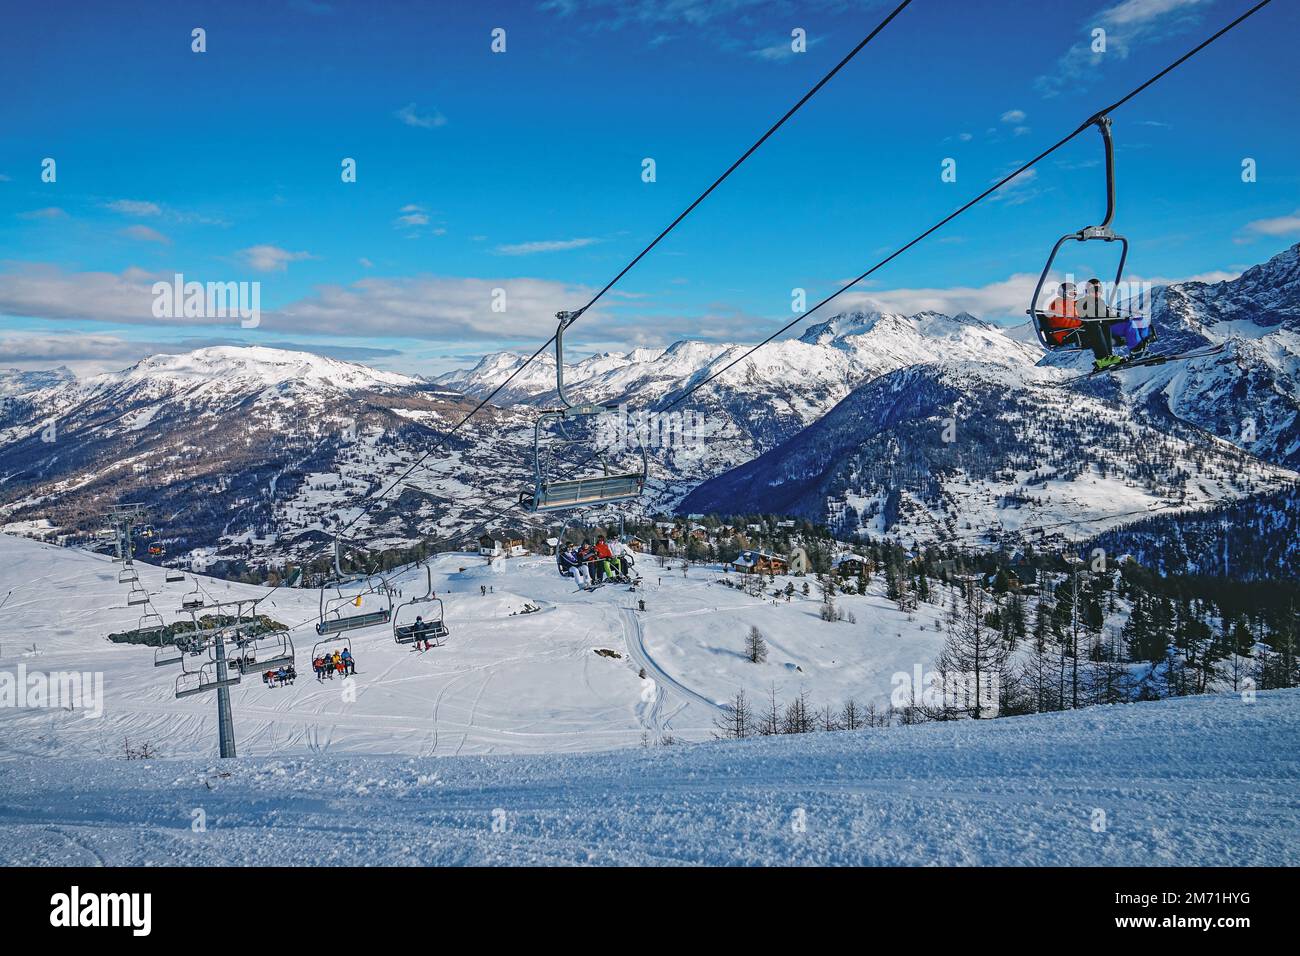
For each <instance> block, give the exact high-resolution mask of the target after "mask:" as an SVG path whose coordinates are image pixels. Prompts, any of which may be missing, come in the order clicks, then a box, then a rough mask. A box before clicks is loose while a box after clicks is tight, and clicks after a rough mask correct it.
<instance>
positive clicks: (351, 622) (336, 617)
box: [316, 587, 393, 635]
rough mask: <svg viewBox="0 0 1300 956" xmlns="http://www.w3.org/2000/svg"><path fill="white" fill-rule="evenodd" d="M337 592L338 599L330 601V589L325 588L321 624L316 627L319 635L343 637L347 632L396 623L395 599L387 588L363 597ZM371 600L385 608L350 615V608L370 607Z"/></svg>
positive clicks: (319, 622) (336, 597) (364, 593)
mask: <svg viewBox="0 0 1300 956" xmlns="http://www.w3.org/2000/svg"><path fill="white" fill-rule="evenodd" d="M334 590H335V595H336V596H335V597H332V598H327V597H326V596H325V591H326V589H325V588H321V592H320V620H319V621H318V622H317V623H316V633H317V634H322V635H323V634H340V633H342V632H344V631H355V630H357V629H359V628H363V627H374V626H376V625H378V624H387V623H388V622H389V621H390V620H392V617H393V596H392V595H391V594H390V593H387V588H382V587H381V588H378V589H376V588H370V589H368V590H365V591H362V592H361V593H360V594H352V595H347V594H343V592H342V591H340V590H338V589H337V588H335V589H334ZM367 598H370V599H372V602H382V605H383V606H381V607H376V608H375V609H374V610H362V611H357V612H356V613H352V612H350V611H349V608H363V607H366V599H367Z"/></svg>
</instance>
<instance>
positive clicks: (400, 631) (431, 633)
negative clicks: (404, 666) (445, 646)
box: [393, 621, 451, 644]
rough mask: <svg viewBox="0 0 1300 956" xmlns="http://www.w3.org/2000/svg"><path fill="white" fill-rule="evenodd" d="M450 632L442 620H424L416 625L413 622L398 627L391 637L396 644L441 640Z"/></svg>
mask: <svg viewBox="0 0 1300 956" xmlns="http://www.w3.org/2000/svg"><path fill="white" fill-rule="evenodd" d="M450 633H451V631H450V630H449V629H448V627H447V625H446V624H443V623H442V621H425V622H424V623H423V624H421V625H419V626H418V627H417V626H416V625H415V624H408V625H406V626H405V627H398V628H397V629H396V631H394V632H393V638H394V639H395V640H396V641H397V643H398V644H414V643H415V642H416V641H441V640H442V639H443V638H444V637H446V636H447V635H448V634H450Z"/></svg>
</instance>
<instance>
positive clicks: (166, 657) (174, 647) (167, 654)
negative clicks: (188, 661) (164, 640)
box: [153, 644, 185, 667]
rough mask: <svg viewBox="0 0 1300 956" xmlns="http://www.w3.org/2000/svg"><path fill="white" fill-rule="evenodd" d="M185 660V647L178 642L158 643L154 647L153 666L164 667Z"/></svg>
mask: <svg viewBox="0 0 1300 956" xmlns="http://www.w3.org/2000/svg"><path fill="white" fill-rule="evenodd" d="M183 660H185V649H184V648H183V647H181V646H180V645H178V644H159V645H158V646H157V647H156V648H154V652H153V666H154V667H166V666H168V665H169V664H179V663H180V662H181V661H183Z"/></svg>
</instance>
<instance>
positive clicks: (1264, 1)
mask: <svg viewBox="0 0 1300 956" xmlns="http://www.w3.org/2000/svg"><path fill="white" fill-rule="evenodd" d="M910 2H911V0H905V2H904V3H903V4H901V5H900V6H899V7H897V8H895V10H893V11H892V12H891V13H890V14H889V16H888V17H886V19H885V20H884V21H882V22H881V23H880V24H879V25H878V26H877V27H876V29H875V30H873V31H872V32H871V33H870V34H869V35H868V36H867V37H866V38H865V39H864V40H863V41H862V42H861V43H859V45H858V46H857V47H855V48H854V50H853V51H851V53H850V54H849V55H848V56H846V57H845V58H844V59H843V60H841V61H840V63H838V64H836V66H835V67H834V68H833V69H832V70H831V72H830V73H828V74H827V75H826V76H825V77H823V78H822V79H821V80H820V81H819V82H818V83H817V84H816V85H815V86H814V87H813V88H812V89H811V90H810V91H809V92H808V93H807V94H805V96H804V97H803V98H801V99H800V100H799V102H798V103H796V104H795V106H794V107H792V108H791V109H790V110H789V111H788V112H787V113H786V115H785V116H783V117H782V118H781V119H780V120H779V121H778V122H777V123H776V124H775V125H774V126H773V127H772V128H771V129H769V130H768V131H767V132H766V133H765V134H764V135H763V136H762V137H760V138H759V140H758V141H757V142H755V144H754V145H753V146H751V147H750V148H749V150H747V151H746V152H745V153H744V154H743V155H742V156H741V158H740V159H739V160H737V161H736V162H735V163H734V164H733V165H732V166H731V167H729V168H728V169H727V171H726V172H724V173H723V174H722V176H720V177H719V178H718V179H717V180H716V181H715V182H714V183H713V184H711V185H710V186H709V188H708V189H706V190H705V192H704V193H703V194H701V196H700V197H699V198H698V199H697V200H696V201H695V202H693V203H692V204H691V205H690V206H689V207H687V209H686V210H684V211H683V212H682V214H681V215H679V216H678V217H677V218H676V219H675V220H673V222H672V223H670V224H669V226H668V227H667V228H666V229H665V230H664V231H663V232H662V233H660V234H659V235H658V236H657V237H656V238H655V239H654V240H653V241H652V242H651V243H650V244H649V245H648V246H647V247H646V248H645V249H644V250H642V251H641V252H640V253H639V254H638V255H637V256H636V257H635V258H633V259H632V261H631V262H629V263H628V264H627V265H626V266H625V267H624V268H623V269H622V270H621V271H620V272H619V273H618V274H617V275H616V276H615V277H614V279H613V280H611V281H610V282H609V283H608V284H607V285H606V286H605V287H604V288H602V289H601V290H600V292H598V293H597V294H596V295H595V296H594V297H593V298H592V299H591V300H590V301H589V302H588V303H587V304H586V305H584V306H583V307H582V308H581V309H579V310H578V311H577V312H576V313H575V314H573V316H572V319H571V321H576V320H577V318H579V317H580V316H581V314H582V313H583V312H585V311H586V310H587V309H589V308H590V307H591V306H592V305H593V304H595V302H596V301H598V300H599V299H600V298H601V296H603V295H604V294H605V292H607V291H608V290H609V289H610V288H612V287H613V285H614V284H615V283H616V282H618V280H619V279H621V278H622V277H623V276H624V275H625V274H626V273H627V272H628V271H630V270H631V268H632V267H633V266H635V265H636V264H637V263H638V262H639V261H640V260H641V259H642V258H644V257H645V255H646V254H647V253H649V251H650V250H651V249H653V248H654V247H655V246H656V245H657V244H658V243H659V242H660V241H661V240H662V239H663V238H664V237H665V236H666V235H667V234H668V233H669V232H671V231H672V229H673V228H675V227H676V226H677V224H678V223H680V222H681V221H682V220H683V219H684V218H685V217H686V216H687V215H689V213H690V212H692V211H693V210H694V209H695V208H696V207H697V206H698V205H699V204H700V203H701V202H702V201H703V200H704V199H705V198H706V197H707V196H708V195H709V194H710V193H711V192H712V191H713V190H714V189H715V188H716V187H717V186H718V185H720V184H721V183H722V182H723V181H724V180H725V179H726V178H727V177H728V176H730V174H731V173H732V172H733V171H734V170H735V169H736V168H738V167H739V165H740V164H741V163H742V162H744V160H745V159H747V158H748V157H749V156H750V155H752V154H753V152H754V151H756V150H757V148H758V147H759V146H761V145H762V144H763V143H764V142H765V141H766V140H767V139H768V138H769V137H770V136H771V135H772V134H773V133H774V132H775V131H776V130H777V129H779V128H780V126H781V125H783V124H784V123H785V121H786V120H787V119H789V117H790V116H792V115H793V114H794V112H796V111H797V110H798V109H799V108H800V107H801V106H803V104H804V103H806V102H807V101H808V100H809V99H811V98H812V96H813V95H814V94H815V93H816V92H817V91H818V90H820V89H821V87H822V86H824V85H825V84H826V83H827V82H828V81H829V80H830V79H831V78H832V77H833V76H834V75H835V74H836V73H837V72H839V70H840V69H841V68H842V67H843V66H844V65H845V64H847V63H848V61H849V60H851V59H852V58H853V56H856V54H857V53H858V52H859V51H860V50H861V49H862V48H863V47H865V46H866V45H867V43H869V42H870V41H871V40H872V39H874V37H875V36H876V35H878V34H879V33H880V32H881V31H882V30H883V29H884V28H885V26H887V25H888V24H889V23H890V22H891V21H892V20H893V19H894V17H896V16H897V15H898V14H899V13H900V12H902V10H903V9H905V8H906V7H907V6H908V5H909V4H910ZM1271 2H1272V0H1260V2H1258V3H1256V4H1255V5H1254V6H1253V7H1251V8H1250V9H1248V10H1246V11H1245V12H1244V13H1242V14H1240V15H1239V16H1238V17H1236V18H1235V19H1234V20H1232V21H1231V22H1229V23H1228V24H1226V25H1225V26H1223V27H1221V28H1220V29H1219V30H1217V31H1216V32H1215V33H1213V34H1211V35H1210V36H1209V37H1207V38H1206V39H1204V40H1202V41H1201V42H1200V43H1198V44H1197V45H1196V46H1195V47H1192V48H1191V49H1190V50H1188V51H1187V52H1186V53H1184V54H1183V55H1182V56H1180V57H1178V58H1177V59H1176V60H1174V61H1173V62H1172V63H1170V64H1169V65H1167V66H1166V67H1164V68H1163V69H1162V70H1160V71H1159V72H1158V73H1156V74H1154V75H1153V76H1151V77H1150V78H1149V79H1147V80H1146V81H1144V82H1143V83H1141V84H1139V85H1138V86H1137V87H1135V88H1133V89H1132V90H1130V91H1129V92H1128V93H1126V94H1125V95H1124V96H1122V97H1120V98H1119V99H1118V100H1116V101H1115V102H1113V103H1111V104H1110V105H1109V106H1107V107H1105V108H1103V109H1101V110H1098V111H1096V112H1095V113H1093V114H1092V115H1091V116H1089V117H1088V118H1087V119H1086V120H1085V121H1084V122H1083V123H1081V124H1080V125H1079V126H1078V127H1077V128H1076V129H1075V130H1074V131H1072V132H1071V133H1069V134H1067V135H1065V136H1063V137H1062V138H1061V139H1059V140H1058V141H1057V142H1056V143H1054V144H1053V145H1051V146H1049V147H1047V148H1046V149H1044V150H1043V151H1042V152H1040V153H1039V154H1038V155H1037V156H1035V157H1034V158H1033V159H1031V160H1029V161H1028V162H1026V163H1024V164H1023V165H1021V166H1020V167H1018V168H1017V169H1015V170H1013V171H1012V172H1011V173H1009V174H1007V175H1006V176H1004V177H1002V178H1001V179H999V180H998V181H997V182H996V183H994V184H993V185H992V186H991V187H989V188H988V189H986V190H984V191H983V192H982V193H980V194H979V195H977V196H975V197H974V198H973V199H971V200H969V201H968V202H966V203H965V204H963V205H962V206H960V207H959V208H957V209H956V210H954V211H953V212H952V213H949V214H948V215H947V216H945V217H944V218H943V219H941V220H939V221H938V222H937V223H935V224H934V225H932V226H930V227H929V228H928V229H926V230H925V231H924V232H922V233H920V234H919V235H917V236H916V237H914V238H913V239H911V240H910V241H909V242H907V243H906V244H905V245H903V246H901V247H899V248H898V249H897V250H895V251H894V252H892V253H890V254H889V255H888V256H886V257H885V258H884V259H881V260H880V261H879V262H877V263H876V264H875V265H873V266H872V267H871V268H869V269H867V270H866V271H865V272H863V273H862V274H861V275H859V276H858V277H857V278H855V279H853V280H852V281H851V282H849V283H847V284H845V285H844V286H842V287H841V288H840V289H838V290H837V291H836V292H834V293H832V294H831V295H829V296H827V297H826V298H824V299H822V300H821V301H820V302H818V303H817V304H815V305H814V306H813V307H812V308H811V309H809V310H807V311H806V312H804V313H802V314H801V315H799V316H797V317H796V318H794V319H792V320H791V321H790V322H788V323H786V324H785V325H784V326H782V327H781V328H780V329H779V330H777V331H776V332H774V333H773V334H771V335H769V336H768V337H767V338H765V339H763V340H762V341H761V342H759V343H758V344H757V345H755V346H753V347H752V348H750V349H748V350H747V351H746V352H744V353H743V354H742V355H740V356H739V357H737V358H736V359H734V360H733V361H731V362H730V363H728V364H727V365H726V366H724V367H723V368H722V369H720V370H718V371H717V372H714V373H712V374H711V375H709V376H707V377H705V378H704V379H702V380H700V381H699V382H697V383H696V384H695V385H693V386H691V387H690V388H689V389H687V390H686V391H685V392H684V393H683V394H682V395H680V396H679V397H678V398H676V399H674V400H673V401H672V402H671V403H670V404H669V405H668V406H667V407H666V408H667V409H671V408H674V407H676V406H677V405H679V404H681V403H682V402H683V401H685V400H686V398H688V397H689V396H690V395H692V394H693V393H694V392H696V391H697V390H699V389H700V388H702V387H703V386H704V385H706V384H708V383H709V382H711V381H714V380H715V379H717V378H718V377H719V376H721V375H722V374H724V373H726V372H727V371H728V370H730V369H731V368H733V367H734V366H735V365H737V364H739V363H740V362H741V361H743V360H744V359H746V358H748V357H749V356H750V355H752V354H754V352H756V351H758V349H760V348H762V347H763V346H765V345H767V344H769V343H771V342H772V341H773V340H775V339H776V338H778V337H779V336H781V335H783V334H784V333H785V332H787V331H789V330H790V329H791V328H793V327H794V326H795V325H797V324H799V323H800V322H802V321H803V320H804V319H806V318H808V316H810V315H812V314H813V313H815V312H817V311H818V310H820V309H822V308H823V307H825V306H826V305H827V304H828V303H830V302H831V301H833V300H834V299H836V298H837V297H839V296H840V295H843V294H844V293H845V292H847V291H848V290H849V289H850V288H852V287H853V286H856V285H858V284H859V283H860V282H862V281H863V280H865V279H867V278H868V277H870V276H871V275H872V274H873V273H875V272H877V271H878V270H879V269H881V268H883V267H884V266H885V265H887V264H888V263H890V262H892V261H893V260H894V259H896V258H898V257H899V256H901V255H902V254H903V253H905V252H907V251H908V250H909V249H911V248H912V247H913V246H915V245H917V244H919V243H920V242H922V241H923V240H925V239H926V238H928V237H929V236H931V235H932V234H934V233H935V232H937V231H938V230H939V229H941V228H943V227H944V226H946V225H947V224H948V223H949V222H951V221H952V220H954V219H956V218H957V217H958V216H960V215H962V214H963V213H965V212H967V211H968V210H969V209H971V208H972V207H973V206H975V205H977V204H979V203H980V202H983V201H984V200H985V199H987V198H988V197H989V196H991V195H992V194H993V193H995V192H997V191H998V190H999V189H1001V188H1002V187H1003V186H1005V185H1007V184H1008V183H1010V182H1011V181H1012V180H1014V179H1016V178H1017V177H1019V176H1021V175H1022V174H1024V173H1025V172H1026V171H1027V170H1029V169H1031V168H1032V167H1034V166H1035V165H1037V164H1038V163H1039V162H1041V161H1042V160H1043V159H1045V158H1047V157H1048V156H1050V155H1051V154H1053V153H1054V152H1056V151H1057V150H1059V149H1061V148H1062V147H1064V146H1065V145H1067V144H1068V143H1070V142H1071V141H1072V140H1074V139H1075V138H1076V137H1078V136H1079V135H1080V134H1081V133H1083V132H1084V131H1086V130H1087V129H1089V128H1090V127H1091V126H1093V125H1094V124H1095V123H1096V122H1097V121H1098V119H1099V118H1100V117H1102V116H1105V115H1106V114H1108V113H1111V112H1113V111H1115V110H1117V109H1119V108H1120V107H1122V106H1124V105H1125V104H1127V103H1128V102H1130V101H1131V100H1132V99H1134V98H1135V97H1137V96H1138V95H1140V94H1141V93H1143V92H1145V91H1146V90H1147V89H1148V88H1150V87H1151V86H1152V85H1153V84H1155V83H1157V82H1159V81H1160V80H1161V79H1163V78H1164V77H1165V76H1167V75H1168V74H1169V73H1171V72H1173V71H1174V70H1175V69H1177V68H1178V67H1180V66H1182V65H1183V64H1184V63H1185V62H1187V61H1188V60H1189V59H1191V58H1192V57H1194V56H1195V55H1196V54H1198V53H1200V52H1201V51H1202V50H1204V49H1205V48H1206V47H1209V46H1210V45H1211V44H1213V43H1215V42H1216V41H1217V40H1219V39H1220V38H1222V37H1223V36H1225V35H1226V34H1228V33H1229V32H1231V31H1232V30H1234V29H1235V28H1236V27H1238V26H1239V25H1241V24H1242V23H1243V22H1245V21H1246V20H1247V19H1249V18H1250V17H1252V16H1254V15H1255V14H1256V13H1258V12H1259V11H1260V10H1262V9H1263V8H1264V7H1266V6H1268V5H1269V4H1270V3H1271ZM555 339H556V334H552V335H551V337H550V338H548V339H547V340H546V341H545V342H543V343H542V344H541V345H540V346H539V347H538V348H537V350H536V351H534V352H533V353H532V354H531V355H530V356H529V357H528V358H527V359H525V360H524V362H523V363H522V364H520V365H519V366H518V367H517V368H516V369H515V370H514V371H513V372H511V373H510V375H509V376H507V377H506V378H505V379H504V380H502V381H501V382H500V383H499V384H498V385H496V386H495V387H494V388H493V389H492V390H491V391H490V392H489V393H488V394H487V396H485V397H484V398H483V399H482V400H480V401H479V403H478V404H477V405H475V407H474V408H473V409H472V410H471V411H470V412H468V413H467V414H466V415H465V416H464V417H463V418H461V419H460V421H458V422H457V423H456V425H454V426H453V427H452V428H451V429H450V430H449V431H447V432H445V433H444V434H443V436H442V437H440V438H439V439H438V441H437V442H436V443H435V444H434V446H433V447H431V448H430V449H429V450H428V451H427V452H425V453H424V454H423V455H422V456H421V457H420V458H418V459H417V460H416V461H415V463H414V464H412V465H411V466H410V467H409V468H407V469H406V471H405V472H403V473H402V475H401V476H400V477H399V478H398V479H397V480H395V481H394V482H392V483H391V484H389V486H388V487H387V488H385V489H384V490H383V491H381V492H380V493H379V494H378V495H376V496H375V497H373V498H369V499H367V500H366V501H365V502H363V504H362V506H361V511H360V512H358V514H357V515H355V516H354V517H353V518H352V519H351V520H350V521H348V523H347V524H345V525H344V526H343V528H342V529H341V531H340V533H342V532H343V531H346V530H347V529H348V528H351V527H352V526H353V525H354V524H355V523H356V522H357V521H359V520H360V519H361V517H362V516H364V515H365V514H366V513H367V512H368V511H369V509H370V506H371V505H372V504H373V503H374V502H377V501H380V500H382V499H383V498H384V497H386V496H387V495H388V494H389V492H391V491H392V489H393V488H395V487H397V486H399V485H400V484H402V482H404V481H405V480H406V478H408V477H409V476H410V475H411V474H412V473H413V472H414V471H415V470H416V469H418V468H419V467H421V465H423V463H424V462H425V461H426V460H427V459H428V458H429V457H430V456H432V455H433V453H434V452H436V451H438V450H439V449H441V448H442V447H443V445H444V444H445V443H446V441H447V440H448V439H450V438H451V437H452V436H453V435H455V434H456V432H457V431H459V430H460V428H461V427H463V426H464V425H465V423H466V422H468V421H469V420H470V419H471V418H472V417H473V416H474V415H476V414H477V413H478V412H479V411H481V410H482V409H483V408H484V407H485V406H486V405H487V404H488V402H490V401H491V400H492V398H494V397H495V396H496V395H497V394H499V393H500V392H501V390H502V389H504V388H505V386H506V385H508V384H509V383H510V382H511V381H513V380H514V378H515V377H516V376H517V375H519V373H520V372H522V371H523V370H524V369H525V368H527V367H528V366H529V365H530V364H532V362H534V361H535V360H536V359H537V358H538V357H539V356H540V355H541V354H542V352H544V351H545V350H546V349H547V348H549V347H550V345H551V344H552V343H553V342H554V341H555ZM592 457H594V456H592ZM587 460H588V461H590V460H591V458H588V459H587ZM512 508H513V506H512ZM506 510H507V511H508V510H511V509H510V508H508V509H506ZM502 513H503V514H504V513H505V512H502ZM282 586H283V584H277V585H276V586H275V587H273V588H272V589H271V590H270V591H269V592H268V593H267V595H266V596H267V597H269V596H270V595H271V594H274V593H275V592H276V591H277V590H279V588H280V587H282Z"/></svg>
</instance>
